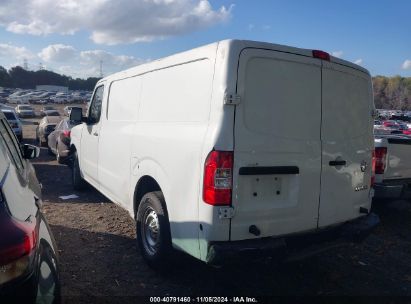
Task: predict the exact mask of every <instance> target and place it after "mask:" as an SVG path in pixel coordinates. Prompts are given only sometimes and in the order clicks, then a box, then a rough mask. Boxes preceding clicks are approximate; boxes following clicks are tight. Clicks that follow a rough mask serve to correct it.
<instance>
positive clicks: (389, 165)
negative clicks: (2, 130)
mask: <svg viewBox="0 0 411 304" xmlns="http://www.w3.org/2000/svg"><path fill="white" fill-rule="evenodd" d="M410 156H411V137H408V136H402V135H378V136H376V138H375V160H376V162H375V185H374V188H375V198H390V199H399V198H410V197H411V196H410V192H409V190H410V189H409V188H410V185H411V157H410Z"/></svg>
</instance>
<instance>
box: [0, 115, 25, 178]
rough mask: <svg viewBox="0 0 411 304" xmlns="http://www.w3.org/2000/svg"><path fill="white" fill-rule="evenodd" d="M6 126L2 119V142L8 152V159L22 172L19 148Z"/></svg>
mask: <svg viewBox="0 0 411 304" xmlns="http://www.w3.org/2000/svg"><path fill="white" fill-rule="evenodd" d="M10 132H13V131H12V130H11V129H10V127H9V126H8V124H7V123H6V122H5V121H4V119H2V120H1V121H0V134H1V137H2V138H3V140H4V142H5V143H6V146H7V150H8V152H9V156H10V159H12V161H13V163H14V165H15V166H16V167H17V169H18V170H22V169H23V167H24V165H23V156H22V154H21V151H20V147H19V145H18V143H17V139H16V137H15V135H14V134H13V133H10Z"/></svg>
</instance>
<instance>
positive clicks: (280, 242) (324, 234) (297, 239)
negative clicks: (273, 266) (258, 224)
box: [206, 213, 380, 265]
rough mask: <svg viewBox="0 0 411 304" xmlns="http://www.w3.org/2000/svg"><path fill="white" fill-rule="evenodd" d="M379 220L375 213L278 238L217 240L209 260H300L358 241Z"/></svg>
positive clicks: (214, 262) (210, 249)
mask: <svg viewBox="0 0 411 304" xmlns="http://www.w3.org/2000/svg"><path fill="white" fill-rule="evenodd" d="M379 223H380V218H379V217H378V215H376V214H374V213H370V214H368V215H367V216H363V217H360V218H357V219H355V220H352V221H350V222H346V223H344V224H342V225H338V226H335V227H332V228H327V229H324V230H317V231H314V232H309V233H303V234H297V235H290V236H286V237H279V238H270V237H268V238H261V239H253V240H243V241H232V242H214V243H211V244H210V247H209V250H208V255H207V260H206V262H207V263H210V264H217V265H218V264H224V263H227V262H229V261H231V260H232V259H236V258H237V257H238V256H248V257H250V256H251V257H255V258H258V257H264V256H272V257H276V258H278V259H281V260H286V261H291V260H299V259H303V258H305V257H308V256H312V255H315V254H318V253H320V252H323V251H326V250H329V249H332V248H335V247H340V246H344V245H348V244H351V243H359V242H361V241H363V240H364V239H365V238H366V237H367V236H368V235H370V234H371V232H372V231H373V229H374V228H375V227H376V226H377V225H378V224H379Z"/></svg>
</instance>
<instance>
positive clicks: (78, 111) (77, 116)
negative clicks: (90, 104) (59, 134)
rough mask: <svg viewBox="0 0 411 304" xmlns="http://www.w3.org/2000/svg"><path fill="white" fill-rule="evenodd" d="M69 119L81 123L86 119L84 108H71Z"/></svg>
mask: <svg viewBox="0 0 411 304" xmlns="http://www.w3.org/2000/svg"><path fill="white" fill-rule="evenodd" d="M69 119H70V120H71V121H74V122H76V123H81V122H83V121H84V118H83V109H82V108H79V107H75V108H71V110H70V114H69Z"/></svg>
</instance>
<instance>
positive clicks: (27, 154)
mask: <svg viewBox="0 0 411 304" xmlns="http://www.w3.org/2000/svg"><path fill="white" fill-rule="evenodd" d="M39 156H40V148H39V147H36V146H33V145H28V144H24V145H23V157H24V158H25V159H33V158H37V157H39Z"/></svg>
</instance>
